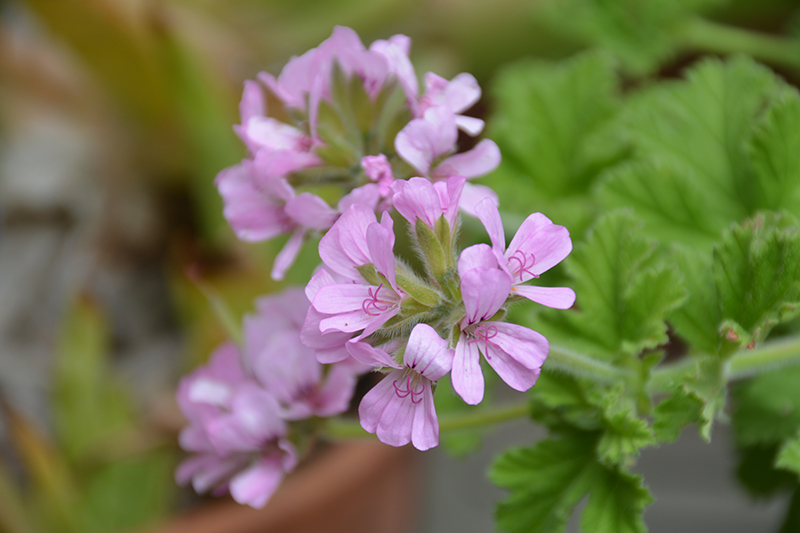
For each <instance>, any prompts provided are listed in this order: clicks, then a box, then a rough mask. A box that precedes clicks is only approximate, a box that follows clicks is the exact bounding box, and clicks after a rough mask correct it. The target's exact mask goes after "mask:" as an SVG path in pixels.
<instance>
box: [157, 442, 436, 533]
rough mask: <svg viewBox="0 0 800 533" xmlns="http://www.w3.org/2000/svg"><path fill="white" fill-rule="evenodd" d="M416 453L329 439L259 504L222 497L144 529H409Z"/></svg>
mask: <svg viewBox="0 0 800 533" xmlns="http://www.w3.org/2000/svg"><path fill="white" fill-rule="evenodd" d="M418 459H419V457H418V454H417V453H416V452H415V450H414V449H413V448H411V447H410V446H406V447H404V448H393V447H391V446H387V445H385V444H381V443H379V442H376V441H353V442H348V443H340V444H336V445H332V446H331V447H330V448H329V449H327V450H325V451H324V452H321V453H320V455H319V456H318V457H315V458H314V460H312V461H310V462H309V463H308V464H306V465H304V466H301V468H299V469H298V470H297V471H295V472H294V473H293V474H292V475H290V476H289V477H288V478H287V479H286V480H284V483H283V484H282V485H281V487H280V489H279V490H278V492H276V493H275V495H274V496H273V497H272V499H271V500H270V502H269V503H268V504H267V505H266V507H265V508H263V509H259V510H257V509H252V508H250V507H247V506H243V505H239V504H237V503H236V502H234V501H232V500H230V499H225V500H222V501H218V502H212V503H210V504H208V505H206V506H203V507H201V508H199V509H197V510H194V511H190V512H188V513H186V514H185V515H182V516H178V517H176V518H175V519H174V520H172V521H171V522H170V523H169V524H166V525H163V526H162V527H160V528H156V529H154V530H151V532H150V533H269V532H287V533H319V532H325V533H340V532H341V533H359V532H365V533H367V532H369V533H374V532H377V531H380V532H381V533H407V532H411V531H415V530H416V529H417V526H418V518H419V517H418V512H417V510H418V509H419V503H420V502H419V501H418V495H419V494H420V493H421V491H420V482H421V481H420V475H419V474H420V469H419V461H418Z"/></svg>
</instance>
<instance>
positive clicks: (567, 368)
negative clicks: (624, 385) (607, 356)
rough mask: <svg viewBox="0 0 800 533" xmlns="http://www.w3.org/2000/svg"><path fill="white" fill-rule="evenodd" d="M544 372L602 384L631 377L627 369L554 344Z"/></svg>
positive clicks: (551, 346)
mask: <svg viewBox="0 0 800 533" xmlns="http://www.w3.org/2000/svg"><path fill="white" fill-rule="evenodd" d="M544 370H556V371H562V372H567V373H569V374H573V375H575V376H578V377H582V378H588V379H591V380H592V381H598V382H601V383H615V382H617V381H619V380H620V379H626V378H628V377H629V376H630V371H629V370H627V369H624V368H620V367H616V366H614V365H610V364H608V363H606V362H604V361H601V360H599V359H595V358H593V357H589V356H588V355H584V354H581V353H578V352H574V351H572V350H569V349H567V348H564V347H563V346H557V345H554V344H551V345H550V355H548V356H547V361H546V362H545V364H544Z"/></svg>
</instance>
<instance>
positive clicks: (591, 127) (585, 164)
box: [486, 53, 624, 231]
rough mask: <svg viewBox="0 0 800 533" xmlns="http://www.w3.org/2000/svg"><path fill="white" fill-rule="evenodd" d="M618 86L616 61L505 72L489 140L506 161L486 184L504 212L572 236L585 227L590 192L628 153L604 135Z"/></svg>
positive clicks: (600, 58)
mask: <svg viewBox="0 0 800 533" xmlns="http://www.w3.org/2000/svg"><path fill="white" fill-rule="evenodd" d="M618 85H619V81H618V79H617V76H616V74H615V72H614V69H613V63H612V61H611V60H610V59H609V58H608V57H607V56H604V55H601V54H597V53H587V54H583V55H580V56H578V57H576V58H574V59H571V60H569V61H566V62H561V63H548V62H543V61H538V62H523V63H517V64H514V65H512V66H510V67H506V68H505V69H504V70H502V71H501V73H500V74H499V75H498V78H497V81H496V82H495V84H494V86H493V91H492V92H493V95H494V99H495V105H496V109H497V111H496V112H495V114H494V116H493V117H492V119H491V120H490V121H489V133H490V136H491V137H492V138H493V139H494V140H495V141H496V142H497V144H498V146H499V147H500V150H501V151H502V153H503V161H502V163H501V164H500V167H499V169H498V170H497V171H495V173H493V174H492V175H491V176H490V177H489V178H487V180H486V183H487V184H489V185H490V186H491V187H493V188H494V189H495V190H497V192H498V194H499V196H500V198H501V205H502V206H503V209H504V210H505V211H508V212H513V213H517V214H520V215H522V216H527V215H528V214H529V213H531V212H532V211H542V212H546V213H547V214H548V216H549V217H551V218H553V219H554V220H556V221H557V222H558V223H559V224H565V225H566V226H567V227H568V228H569V229H570V230H571V231H579V230H582V229H583V228H585V227H586V225H587V224H588V223H589V221H590V220H591V217H592V215H593V211H594V210H593V209H591V208H588V205H589V204H588V192H589V187H590V186H591V184H592V183H593V182H594V180H595V179H596V178H597V176H598V175H599V173H600V172H601V171H602V170H603V169H604V168H606V167H608V166H609V165H611V164H614V163H616V162H617V161H618V160H619V159H620V157H622V155H623V154H624V148H623V146H622V145H621V144H620V143H618V142H617V141H616V139H615V138H613V136H611V135H609V134H608V133H607V131H606V129H605V128H606V127H607V126H608V125H609V124H610V123H611V118H612V117H613V116H614V115H615V114H616V111H617V109H618V107H619V98H618V96H617V92H618ZM520 191H524V194H520Z"/></svg>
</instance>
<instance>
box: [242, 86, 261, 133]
mask: <svg viewBox="0 0 800 533" xmlns="http://www.w3.org/2000/svg"><path fill="white" fill-rule="evenodd" d="M265 112H266V106H265V105H264V94H263V93H262V92H261V87H259V86H258V83H257V82H254V81H252V80H246V81H245V82H244V90H243V91H242V101H241V102H239V116H240V118H241V123H242V125H245V124H247V123H248V122H249V121H250V119H251V118H253V117H263V116H264V114H265Z"/></svg>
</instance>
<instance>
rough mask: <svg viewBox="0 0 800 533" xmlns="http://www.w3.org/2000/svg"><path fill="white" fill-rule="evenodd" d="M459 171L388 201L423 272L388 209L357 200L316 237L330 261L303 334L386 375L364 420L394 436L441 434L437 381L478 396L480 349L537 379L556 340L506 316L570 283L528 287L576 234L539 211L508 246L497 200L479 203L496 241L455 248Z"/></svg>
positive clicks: (522, 377)
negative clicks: (407, 256) (515, 305)
mask: <svg viewBox="0 0 800 533" xmlns="http://www.w3.org/2000/svg"><path fill="white" fill-rule="evenodd" d="M463 187H464V178H460V177H452V178H450V179H448V180H447V182H438V183H431V182H430V181H428V180H427V179H424V178H412V179H410V180H408V181H406V182H396V183H394V184H393V186H392V189H393V191H395V192H394V195H393V196H392V202H393V204H394V206H395V207H396V209H397V211H398V212H399V213H400V214H401V215H402V216H403V217H404V218H405V219H406V221H407V222H408V224H409V227H410V229H411V231H412V236H413V237H414V238H415V241H416V246H417V248H418V250H417V251H418V253H419V255H420V257H421V258H422V260H423V262H424V265H425V273H424V275H420V274H418V273H416V272H414V271H413V270H412V269H410V268H409V267H408V266H406V265H405V264H404V263H403V262H401V261H399V260H398V259H397V258H396V257H395V256H394V253H393V246H394V242H395V238H394V233H393V231H392V225H393V224H392V219H391V217H389V216H388V214H384V215H383V216H382V218H381V221H380V222H379V221H378V220H377V217H376V216H375V214H374V213H372V212H371V211H370V210H369V209H368V208H366V207H364V206H361V205H353V206H351V207H349V208H348V209H347V211H345V212H344V213H343V214H342V216H341V217H340V218H339V219H338V220H337V221H336V223H334V225H333V227H331V229H330V231H329V232H328V233H327V234H326V235H325V236H324V237H323V238H322V240H321V241H320V247H319V251H320V257H321V258H322V261H323V267H322V268H321V269H320V270H319V271H318V272H317V274H315V276H314V278H313V279H312V280H311V282H310V283H309V285H308V287H307V288H306V295H307V296H308V298H309V299H310V300H311V308H310V309H309V312H308V316H307V317H306V320H305V323H304V325H303V330H302V334H301V339H302V342H303V343H304V344H305V345H306V346H309V347H312V348H314V349H315V350H317V357H318V358H319V360H320V361H324V362H336V361H354V362H358V363H361V364H363V365H367V366H370V367H372V368H375V369H378V370H384V371H386V370H388V371H390V373H389V375H388V376H387V377H386V378H384V380H383V381H382V382H381V383H380V384H379V385H378V386H377V387H376V388H374V389H373V390H372V391H370V392H369V393H368V394H367V395H366V396H365V397H364V399H363V400H362V402H361V405H360V407H359V416H360V418H361V425H362V426H363V427H364V429H366V430H367V431H370V432H373V433H377V436H378V438H379V439H380V440H381V441H383V442H385V443H387V444H392V445H395V446H400V445H404V444H408V443H409V442H412V443H413V444H414V446H416V447H417V448H419V449H420V450H426V449H428V448H431V447H433V446H436V445H437V444H438V422H437V418H436V412H435V410H434V407H433V396H432V386H433V383H434V382H436V381H437V380H439V379H441V378H442V377H443V376H445V375H446V374H447V373H448V372H450V373H451V375H452V382H453V387H454V389H455V391H456V392H457V393H458V394H459V395H460V396H461V397H462V398H463V399H464V401H465V402H467V403H468V404H473V405H474V404H478V403H480V402H481V400H482V399H483V393H484V379H483V373H482V371H481V364H480V361H481V355H482V356H483V358H485V359H486V362H487V363H488V364H489V365H490V366H491V367H492V368H493V369H494V370H495V371H496V372H497V374H498V375H499V376H500V377H501V378H502V379H503V380H504V381H505V382H506V383H507V384H508V385H509V386H511V387H512V388H514V389H516V390H519V391H525V390H528V389H529V388H531V387H532V386H533V385H534V383H536V380H537V378H538V377H539V373H540V368H541V366H542V363H544V360H545V358H546V357H547V352H548V350H549V345H548V342H547V339H545V338H544V337H543V336H542V335H540V334H539V333H537V332H535V331H533V330H531V329H529V328H526V327H523V326H519V325H516V324H510V323H508V322H505V321H503V317H504V315H505V312H504V309H505V307H506V306H507V305H508V304H509V303H510V302H513V301H515V300H517V299H519V298H521V297H522V298H528V299H530V300H533V301H535V302H538V303H540V304H544V305H547V306H550V307H556V308H561V309H566V308H569V307H571V306H572V304H573V302H574V301H575V293H574V292H573V291H572V289H569V288H552V287H536V286H530V285H524V283H526V282H528V281H530V280H531V279H534V278H538V277H539V275H540V274H541V273H543V272H545V271H546V270H548V269H549V268H551V267H552V266H554V265H555V264H557V263H558V262H560V261H561V260H563V259H564V258H565V257H566V256H567V255H568V254H569V253H570V251H571V250H572V243H571V241H570V238H569V233H568V232H567V230H566V228H564V227H563V226H557V225H555V224H553V223H552V222H551V221H550V220H549V219H547V217H545V216H544V215H542V214H540V213H536V214H533V215H531V216H529V217H528V218H527V219H526V220H525V221H524V222H523V224H522V226H521V227H520V228H519V230H518V232H517V234H516V235H515V236H514V238H513V239H512V241H511V244H510V245H509V246H508V248H507V249H506V246H505V236H504V234H503V226H502V222H501V220H500V214H499V212H498V210H497V207H496V205H495V204H494V202H493V201H492V200H491V199H490V198H486V199H484V200H482V201H481V202H480V203H478V205H477V206H476V213H477V214H478V216H479V218H480V219H481V221H482V222H483V223H484V226H485V227H486V229H487V231H488V233H489V236H490V239H491V241H492V246H491V247H490V246H488V245H486V244H477V245H473V246H470V247H468V248H466V249H464V250H463V251H461V252H460V254H456V251H455V250H454V246H453V236H454V235H455V234H456V232H457V230H458V217H457V213H458V212H457V206H458V205H459V200H460V196H461V193H462V190H463Z"/></svg>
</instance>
